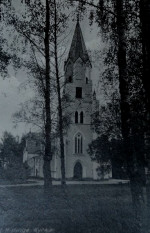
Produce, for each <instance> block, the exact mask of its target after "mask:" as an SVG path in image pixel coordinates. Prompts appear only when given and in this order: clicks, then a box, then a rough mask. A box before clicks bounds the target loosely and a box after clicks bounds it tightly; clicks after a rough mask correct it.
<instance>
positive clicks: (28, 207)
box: [0, 185, 137, 233]
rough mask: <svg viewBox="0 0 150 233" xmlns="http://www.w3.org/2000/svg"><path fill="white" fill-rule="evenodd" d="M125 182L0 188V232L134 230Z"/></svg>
mask: <svg viewBox="0 0 150 233" xmlns="http://www.w3.org/2000/svg"><path fill="white" fill-rule="evenodd" d="M135 228H136V226H135V224H134V218H133V213H132V202H131V195H130V188H129V186H128V185H69V186H67V187H66V188H65V190H63V189H62V188H61V186H54V187H53V190H52V192H51V193H50V194H49V195H47V196H45V195H44V192H43V188H42V187H39V186H38V187H13V188H12V187H11V188H0V233H5V232H7V233H12V232H14V233H16V232H18V233H26V232H28V233H47V232H51V233H54V232H55V233H133V232H134V233H137V232H136V229H135Z"/></svg>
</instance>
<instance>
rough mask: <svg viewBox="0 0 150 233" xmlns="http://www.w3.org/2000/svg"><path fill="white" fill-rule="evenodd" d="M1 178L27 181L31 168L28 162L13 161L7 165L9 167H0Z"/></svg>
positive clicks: (12, 180)
mask: <svg viewBox="0 0 150 233" xmlns="http://www.w3.org/2000/svg"><path fill="white" fill-rule="evenodd" d="M0 173H1V178H2V179H3V180H9V181H11V182H20V181H26V179H27V178H28V177H29V174H30V169H29V167H28V165H27V164H21V163H13V164H9V165H7V168H5V169H4V168H1V169H0Z"/></svg>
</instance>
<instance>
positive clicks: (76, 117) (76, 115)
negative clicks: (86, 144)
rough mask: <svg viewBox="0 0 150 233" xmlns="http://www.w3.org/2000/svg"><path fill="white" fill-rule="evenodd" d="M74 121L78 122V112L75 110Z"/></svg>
mask: <svg viewBox="0 0 150 233" xmlns="http://www.w3.org/2000/svg"><path fill="white" fill-rule="evenodd" d="M75 123H78V112H77V111H76V112H75Z"/></svg>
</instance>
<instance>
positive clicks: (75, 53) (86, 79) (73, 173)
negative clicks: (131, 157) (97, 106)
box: [64, 20, 96, 179]
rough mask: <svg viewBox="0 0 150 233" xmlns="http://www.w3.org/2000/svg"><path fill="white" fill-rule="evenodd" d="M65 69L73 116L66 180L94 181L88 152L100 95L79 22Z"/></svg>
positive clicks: (69, 109) (68, 134)
mask: <svg viewBox="0 0 150 233" xmlns="http://www.w3.org/2000/svg"><path fill="white" fill-rule="evenodd" d="M64 69H65V87H64V95H67V96H68V98H67V106H66V108H65V115H67V116H69V117H70V121H69V126H68V128H67V130H66V134H65V167H66V178H75V179H82V178H83V179H84V178H93V173H94V172H93V162H92V161H91V158H90V156H89V154H88V153H87V149H88V144H89V143H91V141H92V138H93V132H92V127H91V122H92V119H91V114H92V110H93V103H95V101H96V99H95V98H96V96H95V94H94V95H93V93H92V77H91V69H92V65H91V62H90V59H89V56H88V53H87V49H86V46H85V42H84V39H83V35H82V31H81V28H80V23H79V20H78V21H77V24H76V28H75V32H74V36H73V39H72V43H71V47H70V51H69V55H68V58H67V60H66V61H65V65H64Z"/></svg>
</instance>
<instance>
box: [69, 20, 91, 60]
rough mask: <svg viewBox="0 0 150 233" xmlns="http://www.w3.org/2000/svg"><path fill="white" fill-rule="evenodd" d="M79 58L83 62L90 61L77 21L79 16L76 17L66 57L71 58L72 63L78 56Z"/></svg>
mask: <svg viewBox="0 0 150 233" xmlns="http://www.w3.org/2000/svg"><path fill="white" fill-rule="evenodd" d="M79 57H80V58H81V59H82V60H83V62H85V63H86V62H87V61H90V59H89V56H88V53H87V49H86V46H85V42H84V39H83V35H82V31H81V27H80V23H79V18H77V24H76V28H75V32H74V36H73V39H72V43H71V47H70V51H69V55H68V59H71V60H72V62H73V63H74V62H75V61H76V60H77V59H78V58H79Z"/></svg>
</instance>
